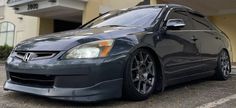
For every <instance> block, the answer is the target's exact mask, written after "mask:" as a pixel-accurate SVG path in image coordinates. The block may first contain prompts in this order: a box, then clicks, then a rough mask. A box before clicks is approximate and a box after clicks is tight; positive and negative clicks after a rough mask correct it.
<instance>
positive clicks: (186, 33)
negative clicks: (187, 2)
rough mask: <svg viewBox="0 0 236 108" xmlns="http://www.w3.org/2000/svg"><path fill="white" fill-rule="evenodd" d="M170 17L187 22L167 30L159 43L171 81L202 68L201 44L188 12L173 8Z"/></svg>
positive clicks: (167, 74)
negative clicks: (174, 28)
mask: <svg viewBox="0 0 236 108" xmlns="http://www.w3.org/2000/svg"><path fill="white" fill-rule="evenodd" d="M169 19H183V20H184V22H185V24H186V26H184V27H183V28H180V29H178V30H166V33H165V35H164V36H163V38H164V39H163V41H162V42H159V43H158V45H157V47H161V48H158V49H157V50H158V51H160V54H163V55H164V62H165V66H164V69H165V72H166V77H167V78H168V80H170V81H171V80H172V81H176V80H178V79H181V78H186V77H187V76H191V75H193V74H197V73H198V72H199V70H200V69H201V68H202V67H201V58H200V55H199V47H200V46H199V45H197V44H196V41H197V37H195V34H194V31H193V30H192V29H193V25H192V22H191V21H190V18H189V13H188V12H186V11H185V10H184V9H173V10H171V11H170V13H169V15H168V17H167V20H169ZM159 49H160V50H159Z"/></svg>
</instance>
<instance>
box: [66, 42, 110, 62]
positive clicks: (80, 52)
mask: <svg viewBox="0 0 236 108" xmlns="http://www.w3.org/2000/svg"><path fill="white" fill-rule="evenodd" d="M113 42H114V41H113V40H100V41H95V42H89V43H86V44H82V45H79V46H77V47H75V48H73V49H71V50H69V51H68V52H67V53H66V55H65V56H64V58H65V59H79V58H99V57H106V56H108V55H109V52H110V50H111V48H112V46H113Z"/></svg>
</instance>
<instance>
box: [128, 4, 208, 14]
mask: <svg viewBox="0 0 236 108" xmlns="http://www.w3.org/2000/svg"><path fill="white" fill-rule="evenodd" d="M149 7H154V8H155V7H161V8H183V9H187V10H188V11H189V12H191V13H193V14H195V15H198V16H201V17H205V16H204V15H203V14H201V13H200V12H198V11H195V10H193V9H192V8H190V7H188V6H184V5H180V4H156V5H142V6H136V7H132V8H128V10H129V9H139V8H149Z"/></svg>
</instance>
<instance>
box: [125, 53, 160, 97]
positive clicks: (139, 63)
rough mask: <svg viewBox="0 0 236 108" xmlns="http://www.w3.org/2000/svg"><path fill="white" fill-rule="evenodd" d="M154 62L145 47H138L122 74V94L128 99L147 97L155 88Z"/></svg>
mask: <svg viewBox="0 0 236 108" xmlns="http://www.w3.org/2000/svg"><path fill="white" fill-rule="evenodd" d="M156 70H157V69H156V62H155V60H154V57H153V55H152V54H151V53H150V52H149V51H148V50H146V49H138V50H136V51H135V52H134V53H133V54H131V55H130V58H129V59H128V62H127V67H126V72H125V74H124V87H123V96H124V97H125V98H126V99H128V100H133V101H141V100H145V99H147V98H148V97H149V96H150V95H151V94H152V93H153V92H154V90H155V87H156V83H157V73H156Z"/></svg>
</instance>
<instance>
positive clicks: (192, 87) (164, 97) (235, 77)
mask: <svg viewBox="0 0 236 108" xmlns="http://www.w3.org/2000/svg"><path fill="white" fill-rule="evenodd" d="M4 81H5V69H4V66H3V65H0V108H64V107H67V108H68V107H69V108H73V107H76V108H78V107H79V108H80V107H82V108H83V107H85V108H93V107H95V108H104V107H105V108H211V107H212V108H236V70H233V74H232V75H231V78H230V79H229V80H227V81H216V80H213V79H202V80H197V81H192V82H189V83H184V84H179V85H176V86H172V87H168V88H167V89H166V90H165V91H164V92H162V93H157V94H154V95H152V96H151V97H150V98H149V99H148V100H145V101H141V102H132V101H126V100H122V99H117V100H110V101H105V102H100V103H93V104H84V103H76V102H65V101H58V100H52V99H48V98H45V97H39V96H34V95H29V94H23V93H16V92H11V91H4V90H3V87H2V86H3V84H4Z"/></svg>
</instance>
